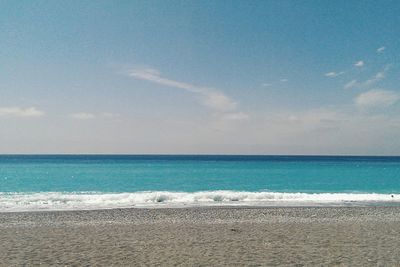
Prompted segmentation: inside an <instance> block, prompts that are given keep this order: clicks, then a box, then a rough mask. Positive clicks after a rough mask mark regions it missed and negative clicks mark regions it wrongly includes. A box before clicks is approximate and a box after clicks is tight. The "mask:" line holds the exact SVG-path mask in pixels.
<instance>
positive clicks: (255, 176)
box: [0, 155, 400, 193]
mask: <svg viewBox="0 0 400 267" xmlns="http://www.w3.org/2000/svg"><path fill="white" fill-rule="evenodd" d="M210 190H232V191H251V192H254V191H255V192H258V191H271V192H305V193H323V192H336V193H338V192H346V193H349V192H364V193H372V192H375V193H400V157H348V156H206V155H204V156H203V155H201V156H191V155H189V156H186V155H171V156H169V155H168V156H167V155H45V156H43V155H29V156H28V155H12V156H10V155H0V192H20V193H21V192H82V191H90V192H93V191H96V192H114V193H115V192H138V191H183V192H197V191H210Z"/></svg>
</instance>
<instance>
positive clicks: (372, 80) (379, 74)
mask: <svg viewBox="0 0 400 267" xmlns="http://www.w3.org/2000/svg"><path fill="white" fill-rule="evenodd" d="M389 69H390V65H386V66H385V67H384V68H383V70H381V71H379V72H377V73H376V74H375V75H374V76H372V77H371V78H370V79H368V80H366V81H364V82H359V81H357V80H352V81H350V82H348V83H346V84H345V85H344V88H345V89H350V88H354V87H361V88H368V87H370V86H371V85H374V84H376V83H377V82H379V81H381V80H383V79H384V78H386V72H387V71H388V70H389Z"/></svg>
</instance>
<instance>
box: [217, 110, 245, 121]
mask: <svg viewBox="0 0 400 267" xmlns="http://www.w3.org/2000/svg"><path fill="white" fill-rule="evenodd" d="M222 119H224V120H231V121H242V120H247V119H249V116H248V115H247V114H246V113H243V112H236V113H226V114H223V116H222Z"/></svg>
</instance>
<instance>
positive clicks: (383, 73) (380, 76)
mask: <svg viewBox="0 0 400 267" xmlns="http://www.w3.org/2000/svg"><path fill="white" fill-rule="evenodd" d="M389 68H390V66H389V65H388V66H386V67H385V68H384V69H383V70H381V71H379V72H378V73H376V74H375V75H374V76H373V77H372V78H371V79H368V80H367V81H365V83H364V86H370V85H372V84H375V83H377V82H379V81H380V80H383V79H384V78H385V77H386V72H387V71H388V70H389Z"/></svg>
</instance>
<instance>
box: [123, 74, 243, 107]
mask: <svg viewBox="0 0 400 267" xmlns="http://www.w3.org/2000/svg"><path fill="white" fill-rule="evenodd" d="M129 76H131V77H133V78H135V79H139V80H146V81H149V82H154V83H158V84H161V85H165V86H169V87H174V88H179V89H183V90H186V91H189V92H192V93H195V94H199V95H201V96H203V97H204V100H203V101H202V103H203V104H204V105H206V106H208V107H210V108H212V109H214V110H217V111H230V110H234V109H236V107H237V103H236V102H235V101H234V100H232V99H231V98H229V97H228V96H226V95H225V94H224V93H223V92H220V91H218V90H216V89H213V88H208V87H201V86H197V85H193V84H189V83H184V82H180V81H175V80H171V79H167V78H163V77H161V76H160V72H159V71H158V70H155V69H134V70H131V71H130V73H129Z"/></svg>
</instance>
